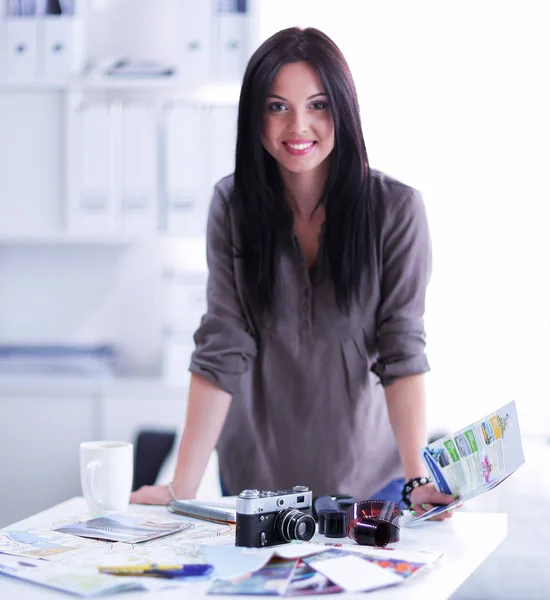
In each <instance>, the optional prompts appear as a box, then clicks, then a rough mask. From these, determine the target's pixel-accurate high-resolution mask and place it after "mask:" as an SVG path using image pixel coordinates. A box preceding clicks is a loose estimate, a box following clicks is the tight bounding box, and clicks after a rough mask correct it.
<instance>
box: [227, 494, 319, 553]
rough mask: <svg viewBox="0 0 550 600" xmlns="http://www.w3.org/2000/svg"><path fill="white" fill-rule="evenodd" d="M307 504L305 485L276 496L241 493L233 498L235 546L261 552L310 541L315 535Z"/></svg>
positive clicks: (313, 521) (308, 501)
mask: <svg viewBox="0 0 550 600" xmlns="http://www.w3.org/2000/svg"><path fill="white" fill-rule="evenodd" d="M311 502H312V494H311V491H310V490H309V488H308V487H306V486H305V485H295V486H294V487H293V488H292V489H291V490H280V491H278V492H265V491H262V492H260V491H258V490H243V491H242V492H241V493H240V494H239V496H238V498H237V531H236V537H235V545H236V546H244V547H247V548H261V547H263V546H274V545H276V544H284V543H287V542H290V541H291V540H302V541H308V540H310V539H311V538H312V537H313V535H314V533H315V520H314V518H313V517H312V516H311Z"/></svg>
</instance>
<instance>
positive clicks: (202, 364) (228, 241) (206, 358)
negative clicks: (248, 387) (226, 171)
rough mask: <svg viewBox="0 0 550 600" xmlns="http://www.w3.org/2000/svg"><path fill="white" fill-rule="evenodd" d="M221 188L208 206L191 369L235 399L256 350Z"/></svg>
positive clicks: (219, 187) (219, 186)
mask: <svg viewBox="0 0 550 600" xmlns="http://www.w3.org/2000/svg"><path fill="white" fill-rule="evenodd" d="M222 184H223V180H222V182H220V184H218V185H217V186H216V187H215V189H214V195H213V197H212V201H211V203H210V211H209V215H208V225H207V230H206V258H207V262H208V286H207V311H206V314H205V315H204V316H203V317H202V320H201V324H200V326H199V328H198V329H197V331H196V332H195V336H194V340H195V351H194V352H193V355H192V357H191V365H190V367H189V370H190V371H191V372H192V373H197V374H199V375H202V376H203V377H205V378H206V379H208V380H209V381H211V382H212V383H213V384H214V385H216V386H218V387H219V388H221V389H222V390H225V391H226V392H228V393H229V394H231V395H235V394H236V393H238V392H239V389H240V382H241V378H242V376H243V374H244V373H245V372H246V371H247V369H248V368H249V367H250V364H251V361H253V359H254V357H255V356H256V348H257V346H256V340H255V339H254V338H253V337H252V335H251V334H250V332H249V330H250V328H249V327H248V326H247V322H246V318H245V314H244V310H243V306H242V302H241V300H240V298H239V295H238V292H237V289H238V286H237V282H236V280H235V268H234V260H235V258H234V255H235V250H234V244H233V242H232V234H231V223H230V219H229V218H228V210H229V208H228V199H227V198H226V194H227V192H224V191H223V190H222ZM223 187H226V185H223Z"/></svg>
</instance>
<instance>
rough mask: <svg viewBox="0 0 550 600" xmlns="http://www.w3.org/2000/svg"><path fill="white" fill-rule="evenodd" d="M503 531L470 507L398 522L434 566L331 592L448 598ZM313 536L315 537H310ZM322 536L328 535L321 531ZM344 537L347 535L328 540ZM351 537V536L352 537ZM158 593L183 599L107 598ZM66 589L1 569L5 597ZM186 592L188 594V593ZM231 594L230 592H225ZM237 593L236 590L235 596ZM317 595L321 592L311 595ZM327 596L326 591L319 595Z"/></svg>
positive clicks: (48, 516)
mask: <svg viewBox="0 0 550 600" xmlns="http://www.w3.org/2000/svg"><path fill="white" fill-rule="evenodd" d="M135 509H136V511H138V512H139V513H140V514H143V513H149V514H161V515H164V514H166V515H167V516H168V515H169V516H170V517H174V515H172V514H171V513H168V512H167V510H166V508H165V507H163V506H138V507H135ZM131 511H132V507H130V512H131ZM84 513H86V506H85V504H84V500H83V499H82V498H72V499H71V500H67V501H66V502H62V503H61V504H58V505H56V506H54V507H52V508H50V509H48V510H45V511H43V512H41V513H38V514H36V515H33V516H32V517H29V518H27V519H24V520H22V521H19V522H17V523H14V524H13V525H10V526H9V527H7V529H14V528H17V529H30V528H39V527H49V526H50V525H51V524H52V523H53V522H59V521H60V520H64V519H71V518H73V517H75V518H78V517H81V516H82V514H84ZM506 532H507V516H506V515H505V514H496V513H468V512H462V513H461V512H460V511H459V512H458V513H455V515H454V517H453V518H452V519H450V520H449V521H445V522H433V523H430V522H426V521H425V522H424V523H422V524H420V525H417V526H416V527H410V528H408V527H402V528H401V540H400V541H399V542H398V544H397V546H398V547H399V548H401V549H403V550H405V549H408V550H438V551H441V552H443V556H442V558H440V559H439V560H438V561H437V562H436V563H435V565H434V566H433V568H432V569H430V570H429V571H428V572H425V573H420V574H418V575H416V576H413V577H412V578H411V579H409V580H407V581H405V583H404V584H403V585H399V586H395V587H392V588H387V589H385V590H380V591H376V592H370V593H369V594H368V596H366V595H365V594H364V593H361V594H336V595H334V594H332V595H330V598H331V599H332V600H337V599H338V598H342V600H352V599H355V600H359V599H360V600H366V599H367V598H368V599H369V600H379V599H380V600H397V599H399V600H404V599H406V600H426V599H429V600H438V599H443V598H448V597H449V596H450V595H451V594H452V593H453V592H454V591H455V590H457V589H458V587H459V586H460V585H461V584H462V583H463V582H464V581H465V580H466V579H467V578H468V577H469V576H470V575H471V574H472V573H473V572H474V571H475V570H476V569H477V567H478V566H479V565H480V564H481V563H482V562H483V561H484V560H485V559H486V558H487V557H488V556H489V555H490V554H491V552H493V551H494V550H495V549H496V548H497V546H498V545H499V544H500V543H501V542H502V541H503V540H504V538H505V537H506ZM314 539H315V538H314ZM319 539H320V540H322V541H326V540H327V538H325V537H324V536H319ZM331 541H334V542H342V543H345V542H346V541H349V540H348V539H347V538H343V539H341V540H340V539H339V540H331ZM350 543H351V542H350ZM209 585H210V584H209V583H201V584H194V585H193V586H192V587H189V588H187V589H188V590H189V591H191V590H193V594H192V597H193V598H194V599H199V598H202V597H206V590H207V589H208V587H209ZM153 596H154V598H160V599H161V600H175V599H176V598H177V599H178V600H181V597H182V591H181V589H179V590H178V589H174V590H165V591H162V592H156V593H154V594H150V595H149V596H147V595H146V594H145V593H144V592H125V593H124V594H114V595H111V596H109V598H113V599H115V598H117V597H118V598H121V600H138V599H139V600H147V598H148V597H149V598H153ZM69 597H70V596H68V595H67V594H65V593H61V592H57V591H55V590H50V589H48V588H44V587H40V586H38V585H35V584H31V583H27V582H25V581H18V580H15V579H11V578H9V577H6V576H4V575H0V598H5V599H6V600H8V599H9V600H49V599H50V600H61V599H62V598H69ZM188 597H191V595H189V596H188ZM227 597H228V598H230V596H227ZM233 597H235V596H233ZM315 597H319V596H315ZM323 597H328V596H323ZM208 598H210V599H211V598H221V596H208ZM246 598H247V599H249V600H253V599H254V598H257V599H262V600H264V599H265V596H246Z"/></svg>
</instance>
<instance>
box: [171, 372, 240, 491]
mask: <svg viewBox="0 0 550 600" xmlns="http://www.w3.org/2000/svg"><path fill="white" fill-rule="evenodd" d="M230 404H231V395H230V394H228V393H227V392H225V391H223V390H221V389H220V388H218V387H217V386H215V385H214V384H213V383H210V382H209V381H208V380H207V379H205V378H204V377H201V376H200V375H197V374H195V373H193V374H192V375H191V383H190V386H189V401H188V407H187V418H186V421H185V427H184V430H183V435H182V438H181V443H180V447H179V450H178V459H177V464H176V471H175V474H174V481H173V483H172V485H173V488H174V491H175V493H176V495H177V497H178V498H193V497H194V496H195V494H196V492H197V488H198V487H199V485H200V482H201V479H202V476H203V474H204V471H205V469H206V465H207V463H208V459H209V458H210V454H211V453H212V450H213V449H214V447H215V446H216V443H217V441H218V438H219V436H220V433H221V430H222V427H223V424H224V422H225V419H226V417H227V413H228V411H229V406H230Z"/></svg>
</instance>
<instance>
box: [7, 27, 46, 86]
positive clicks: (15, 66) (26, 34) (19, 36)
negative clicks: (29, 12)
mask: <svg viewBox="0 0 550 600" xmlns="http://www.w3.org/2000/svg"><path fill="white" fill-rule="evenodd" d="M5 31H6V45H5V47H6V65H5V71H6V77H7V79H13V80H19V81H20V80H29V79H34V78H35V77H36V75H37V73H38V64H37V26H36V19H34V18H32V17H27V18H25V17H10V18H8V19H6V22H5Z"/></svg>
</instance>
